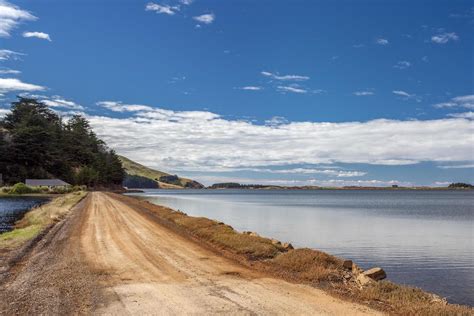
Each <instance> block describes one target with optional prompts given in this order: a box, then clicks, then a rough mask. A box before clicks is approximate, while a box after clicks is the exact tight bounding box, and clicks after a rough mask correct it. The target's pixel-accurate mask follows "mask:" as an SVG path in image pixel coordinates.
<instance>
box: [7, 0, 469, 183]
mask: <svg viewBox="0 0 474 316" xmlns="http://www.w3.org/2000/svg"><path fill="white" fill-rule="evenodd" d="M473 31H474V2H473V1H457V0H450V1H441V0H440V1H404V0H400V1H375V0H372V1H348V0H340V1H311V0H307V1H303V0H291V1H290V0H286V1H284V0H274V1H269V0H261V1H251V0H240V1H237V0H235V1H217V0H213V1H207V0H166V1H165V0H159V1H141V0H121V1H110V0H107V1H105V0H95V1H91V0H81V1H79V0H71V1H60V0H48V1H46V0H45V1H42V0H34V1H33V0H22V1H20V0H17V1H14V0H12V1H10V0H9V1H8V2H7V1H4V0H0V116H2V115H5V114H6V113H8V108H9V107H10V103H11V102H12V101H13V100H15V98H16V96H18V95H22V96H33V97H36V98H39V99H40V100H42V101H43V102H44V103H46V104H47V105H48V106H50V107H51V109H53V110H55V111H57V112H58V113H60V114H61V115H62V116H64V117H67V116H70V115H71V114H73V113H81V114H83V115H84V116H86V117H87V118H88V119H89V120H90V122H91V124H92V126H93V128H94V131H95V132H96V133H97V134H98V135H99V136H100V137H101V138H102V139H104V140H105V141H106V142H107V144H108V145H109V146H110V147H111V148H113V149H115V150H116V151H117V152H118V153H119V154H122V155H124V156H127V157H128V158H130V159H132V160H135V161H137V162H140V163H142V164H145V165H147V166H149V167H153V168H157V169H159V170H163V171H167V172H170V173H173V174H174V173H177V174H179V175H182V176H188V177H192V178H193V179H196V180H198V181H200V182H203V183H205V184H212V183H215V182H229V181H233V182H241V183H261V184H276V185H321V186H345V185H361V186H366V185H370V186H387V185H393V184H398V185H406V186H417V185H429V186H445V185H447V184H449V183H451V182H474V125H473V119H474V91H473V90H474V88H473V87H474V82H473V81H474V78H473V76H474V69H473V56H474V54H473V53H474V52H473V43H474V41H473V40H474V36H473V35H474V32H473Z"/></svg>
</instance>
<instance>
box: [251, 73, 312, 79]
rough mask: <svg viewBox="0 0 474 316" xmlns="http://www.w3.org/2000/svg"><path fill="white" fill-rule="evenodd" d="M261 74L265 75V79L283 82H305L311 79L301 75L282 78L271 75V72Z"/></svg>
mask: <svg viewBox="0 0 474 316" xmlns="http://www.w3.org/2000/svg"><path fill="white" fill-rule="evenodd" d="M260 73H261V74H262V75H264V76H265V77H270V78H272V79H275V80H282V81H305V80H309V79H310V77H308V76H300V75H283V76H280V75H278V74H274V73H271V72H268V71H262V72H260Z"/></svg>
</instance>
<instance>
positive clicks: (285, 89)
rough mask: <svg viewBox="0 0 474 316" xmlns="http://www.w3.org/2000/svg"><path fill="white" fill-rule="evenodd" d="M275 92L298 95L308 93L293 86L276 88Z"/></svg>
mask: <svg viewBox="0 0 474 316" xmlns="http://www.w3.org/2000/svg"><path fill="white" fill-rule="evenodd" d="M277 90H278V91H280V92H283V93H285V92H291V93H299V94H304V93H308V90H306V89H303V88H299V87H295V86H278V87H277Z"/></svg>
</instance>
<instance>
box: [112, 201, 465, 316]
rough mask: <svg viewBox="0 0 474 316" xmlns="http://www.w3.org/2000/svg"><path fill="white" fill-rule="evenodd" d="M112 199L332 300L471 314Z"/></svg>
mask: <svg viewBox="0 0 474 316" xmlns="http://www.w3.org/2000/svg"><path fill="white" fill-rule="evenodd" d="M116 198H117V199H119V200H120V201H122V202H123V203H127V204H128V205H133V206H134V207H136V208H139V209H141V210H142V211H143V212H145V213H147V214H148V216H152V217H154V218H155V219H156V220H157V221H159V222H160V224H162V225H164V226H166V227H169V228H171V229H173V230H175V231H177V232H179V233H180V234H182V235H185V236H187V237H188V238H192V239H194V240H195V241H197V242H199V243H200V244H203V243H204V244H206V245H207V247H210V248H211V249H213V250H214V251H216V252H218V253H220V254H224V255H225V256H226V257H228V258H231V259H232V260H235V261H238V262H239V263H240V264H243V265H245V266H247V267H250V268H252V269H254V270H256V271H261V272H263V273H266V274H269V275H272V276H276V277H279V278H282V279H285V280H287V281H290V282H296V283H303V284H309V285H311V286H314V287H317V288H322V289H324V290H326V291H328V292H329V293H331V294H332V295H334V296H336V297H339V298H343V299H347V300H350V301H354V302H359V303H363V304H366V305H368V306H370V307H372V308H375V309H378V310H381V311H385V312H389V313H390V314H397V315H474V311H473V309H472V308H470V307H467V306H460V305H454V304H448V303H447V302H446V301H445V300H444V299H442V298H440V297H438V296H437V295H434V294H431V293H427V292H425V291H423V290H421V289H418V288H413V287H409V286H404V285H399V284H395V283H392V282H390V281H386V280H383V281H378V282H377V281H373V280H371V279H368V278H366V277H365V276H364V275H361V273H362V271H361V270H360V269H359V268H358V267H357V266H356V265H352V266H349V267H345V264H344V260H343V259H341V258H337V257H334V256H331V255H329V254H326V253H324V252H320V251H317V250H313V249H307V248H303V249H292V247H288V245H287V244H286V245H285V244H284V243H281V242H279V241H276V240H273V239H270V238H264V237H261V236H258V235H257V234H254V233H251V234H249V233H248V232H244V233H239V232H237V231H235V230H234V229H233V228H232V227H230V226H228V225H226V224H224V223H222V222H218V221H214V220H211V219H207V218H203V217H191V216H187V215H186V214H185V213H182V212H180V211H175V210H172V209H169V208H167V207H163V206H158V205H154V204H152V203H149V202H148V201H143V200H138V199H136V198H131V197H126V196H120V197H116ZM346 265H347V262H346Z"/></svg>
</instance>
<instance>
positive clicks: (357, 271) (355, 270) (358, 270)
mask: <svg viewBox="0 0 474 316" xmlns="http://www.w3.org/2000/svg"><path fill="white" fill-rule="evenodd" d="M362 272H364V270H362V269H361V268H359V266H358V265H357V264H355V263H352V274H354V275H359V274H360V273H362Z"/></svg>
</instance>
